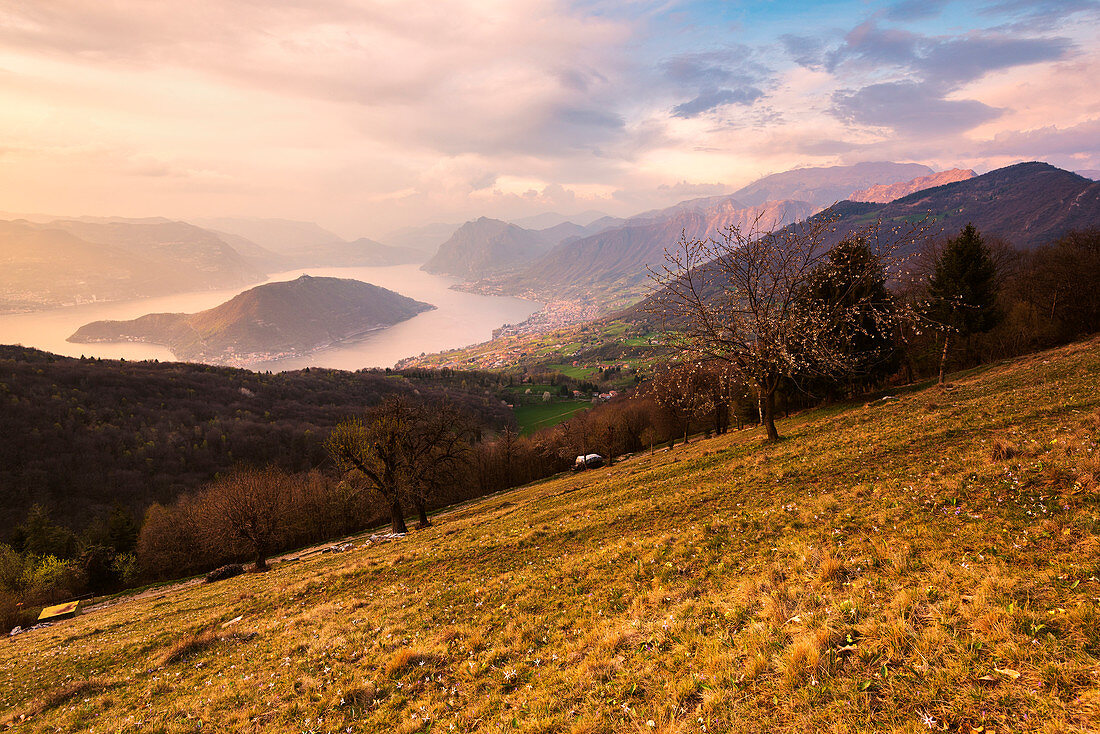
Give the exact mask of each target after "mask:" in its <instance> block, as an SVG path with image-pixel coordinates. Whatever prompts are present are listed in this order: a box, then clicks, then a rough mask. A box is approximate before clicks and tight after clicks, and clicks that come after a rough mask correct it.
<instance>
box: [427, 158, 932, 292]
mask: <svg viewBox="0 0 1100 734" xmlns="http://www.w3.org/2000/svg"><path fill="white" fill-rule="evenodd" d="M931 174H933V171H932V169H931V168H928V167H927V166H923V165H920V164H914V163H889V162H883V163H859V164H855V165H852V166H831V167H827V168H802V169H796V170H793V171H785V172H783V173H777V174H773V175H770V176H766V177H764V178H762V179H759V180H758V181H755V182H753V183H752V184H749V185H748V186H746V187H744V188H742V189H739V190H738V191H736V192H734V193H732V194H726V195H720V196H710V197H705V198H699V199H691V200H688V201H683V202H680V203H679V204H676V205H674V206H671V207H667V208H665V209H658V210H653V211H648V212H643V213H641V214H638V215H635V216H633V217H630V218H629V219H626V220H622V219H614V218H611V217H605V218H603V219H597V220H594V221H593V222H591V223H590V224H589V226H588V229H589V230H590V231H589V233H587V234H584V235H577V236H573V237H568V238H565V239H563V240H561V241H560V242H559V243H558V244H557V245H556V246H553V247H550V248H546V249H545V250H543V251H542V252H540V247H545V241H541V242H539V241H538V240H537V235H535V234H533V233H532V234H528V235H526V237H527V239H526V240H525V241H524V242H523V243H522V245H515V244H513V243H514V240H503V239H498V240H495V241H492V242H490V241H489V238H487V237H482V238H480V239H479V238H478V236H477V235H478V234H479V233H478V232H477V231H476V229H471V230H470V231H468V232H466V233H464V237H463V238H462V242H461V245H462V246H461V248H458V247H455V248H454V254H452V253H451V252H450V250H451V246H452V245H453V244H454V243H450V244H445V245H444V246H442V247H441V248H440V255H443V254H444V251H445V250H448V253H447V256H448V257H453V259H454V261H455V262H456V266H455V267H454V268H453V269H452V273H453V274H455V275H459V276H460V277H465V278H467V279H469V280H475V281H477V282H475V283H473V284H472V285H471V286H470V287H471V288H473V289H474V290H478V291H480V292H486V293H506V294H512V295H527V296H534V297H536V298H538V299H541V300H553V301H560V300H574V301H581V302H586V303H597V304H609V303H624V302H627V301H630V300H632V299H634V298H637V297H638V296H640V295H642V294H644V293H645V291H646V290H647V289H648V287H649V283H650V280H649V274H648V271H647V268H659V267H661V266H662V265H663V263H664V258H665V250H666V249H667V248H671V247H673V246H675V244H676V242H677V240H679V238H680V237H681V235H683V236H686V237H688V238H689V239H694V238H707V237H713V236H715V235H716V234H717V233H718V232H719V231H721V230H723V229H726V228H727V227H730V226H737V227H742V228H744V227H747V226H749V225H751V224H753V223H756V225H757V226H758V227H762V228H764V229H772V228H776V227H783V226H785V225H787V224H790V223H791V222H795V221H798V220H800V219H805V218H806V217H808V216H811V215H812V214H814V213H816V212H818V211H820V210H821V209H822V208H824V207H826V206H829V205H831V204H833V203H834V202H836V201H837V200H840V199H846V198H847V197H848V195H849V194H851V192H852V191H853V190H856V189H858V188H861V187H862V188H866V187H870V186H874V185H879V184H897V183H898V182H899V181H911V180H912V179H913V178H914V177H915V176H928V175H931ZM479 221H481V220H479ZM503 225H504V223H498V225H497V226H498V227H500V226H503ZM559 226H562V227H564V226H565V225H559ZM574 226H575V225H574ZM593 229H595V230H596V231H594V232H593V231H591V230H593ZM460 231H461V230H460ZM544 231H545V230H544ZM456 234H457V233H456ZM510 247H514V248H515V249H514V250H509V248H510ZM458 253H461V254H460V255H459V254H458ZM438 257H439V255H437V258H438ZM484 260H488V261H490V262H494V263H503V265H501V266H500V267H497V268H495V269H494V271H490V270H489V269H487V268H484V267H468V268H466V269H465V270H462V271H461V272H459V268H458V267H457V264H458V263H461V264H468V263H478V262H482V261H484ZM434 261H435V260H434V259H433V261H429V264H428V265H426V266H425V268H430V267H432V263H433V262H434ZM524 266H525V267H524Z"/></svg>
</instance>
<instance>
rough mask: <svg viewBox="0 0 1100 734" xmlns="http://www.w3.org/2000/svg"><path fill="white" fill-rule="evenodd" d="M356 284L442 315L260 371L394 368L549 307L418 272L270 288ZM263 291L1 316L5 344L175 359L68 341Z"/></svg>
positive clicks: (124, 346) (360, 273) (341, 273)
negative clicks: (93, 330)
mask: <svg viewBox="0 0 1100 734" xmlns="http://www.w3.org/2000/svg"><path fill="white" fill-rule="evenodd" d="M303 274H309V275H315V276H331V277H334V278H353V279H355V280H361V281H363V282H365V283H373V284H374V285H379V286H382V287H383V288H389V289H390V290H392V291H397V292H398V293H400V294H402V295H404V296H409V297H410V298H415V299H416V300H418V301H424V302H425V303H430V304H432V305H433V306H435V307H436V309H435V310H434V311H426V312H424V313H421V314H418V315H416V316H414V317H413V318H411V319H409V320H408V321H403V322H401V323H400V324H396V325H395V326H391V327H389V328H388V329H382V330H380V331H377V332H373V333H371V334H369V335H367V336H366V337H364V338H362V339H359V340H356V341H354V342H344V343H342V344H338V345H335V346H332V347H330V348H328V349H324V350H321V351H317V352H312V353H310V354H307V355H304V356H300V357H290V358H287V359H281V360H279V361H277V362H270V363H263V364H257V365H253V366H252V367H250V369H253V370H257V371H263V370H272V371H286V370H296V369H301V368H303V367H332V368H335V369H342V370H357V369H360V368H363V367H392V366H393V365H394V363H396V362H397V361H398V360H400V359H403V358H405V357H412V356H416V355H419V354H421V353H431V352H438V351H442V350H444V349H455V348H458V347H464V346H468V345H470V344H476V343H478V342H483V341H486V340H488V339H490V338H492V335H493V329H496V328H498V327H499V326H501V325H503V324H514V323H517V322H520V321H523V320H524V319H526V318H527V317H528V316H530V315H531V314H533V313H534V312H535V311H537V310H538V309H540V308H541V307H542V304H541V303H536V302H534V301H525V300H523V299H520V298H510V297H505V296H482V295H477V294H474V293H464V292H462V291H456V290H451V288H450V286H452V285H454V284H455V283H456V282H458V281H456V280H455V279H453V278H447V277H444V276H440V275H433V274H431V273H425V272H424V271H422V270H420V269H419V266H418V265H394V266H390V267H375V268H366V267H351V268H303V269H299V270H289V271H287V272H284V273H276V274H273V275H271V276H270V277H269V278H268V279H267V280H266V281H264V282H267V283H272V282H279V281H284V280H294V279H295V278H297V277H298V276H299V275H303ZM256 285H260V283H254V284H253V285H251V286H246V287H243V288H237V289H231V290H221V291H199V292H194V293H177V294H175V295H171V296H158V297H155V298H141V299H137V300H133V301H118V302H113V303H91V304H82V305H80V306H69V307H66V308H57V309H51V310H48V311H37V312H34V313H21V314H5V315H0V344H22V345H23V346H25V347H35V348H37V349H43V350H45V351H47V352H53V353H55V354H64V355H68V356H71V357H79V356H80V355H82V354H83V355H86V356H89V357H102V358H104V359H119V358H121V359H128V360H142V359H159V360H162V361H165V360H168V361H171V360H173V359H174V357H173V355H172V353H171V352H170V351H168V349H166V348H164V347H160V346H156V345H153V344H135V343H130V342H123V343H102V344H72V343H70V342H67V341H65V340H66V339H67V338H68V337H69V336H71V335H72V333H73V332H74V331H76V330H77V329H78V328H79V327H81V326H83V325H84V324H87V323H89V322H91V321H101V320H107V319H110V320H125V319H133V318H137V317H138V316H144V315H145V314H147V313H195V312H196V311H203V310H205V309H208V308H213V307H214V306H217V305H219V304H221V303H224V302H226V301H228V300H229V299H230V298H232V297H233V296H235V295H237V294H238V293H240V292H242V291H245V290H248V289H249V288H252V287H255V286H256Z"/></svg>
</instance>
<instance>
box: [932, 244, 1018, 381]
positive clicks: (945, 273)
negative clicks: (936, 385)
mask: <svg viewBox="0 0 1100 734" xmlns="http://www.w3.org/2000/svg"><path fill="white" fill-rule="evenodd" d="M996 279H997V266H996V265H995V264H994V262H993V258H992V257H990V254H989V249H988V248H987V247H986V246H985V243H984V242H983V241H982V236H981V234H980V233H979V232H978V230H977V229H975V227H974V225H973V224H967V225H966V226H965V227H963V230H962V232H960V233H959V236H958V237H955V238H954V239H952V240H949V241H948V242H947V245H946V246H945V247H944V248H943V252H941V253H940V257H939V260H937V261H936V268H935V272H933V274H932V278H931V280H930V281H929V283H928V296H929V299H928V308H927V311H926V315H927V316H928V318H929V319H931V320H932V321H934V322H936V323H937V324H939V325H940V328H942V329H943V331H944V337H943V353H942V354H941V355H940V382H941V383H942V382H943V377H944V368H945V366H946V363H947V352H948V348H949V346H950V343H951V335H952V334H957V335H959V336H960V337H963V338H969V337H970V336H971V335H972V334H979V333H983V332H986V331H989V330H990V329H992V328H993V327H994V326H996V325H997V322H999V321H1000V319H1001V312H1000V310H999V309H998V308H997V302H996V299H997V282H996Z"/></svg>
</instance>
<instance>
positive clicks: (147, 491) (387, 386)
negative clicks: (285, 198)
mask: <svg viewBox="0 0 1100 734" xmlns="http://www.w3.org/2000/svg"><path fill="white" fill-rule="evenodd" d="M500 379H501V378H500V377H499V376H497V375H490V374H488V373H481V374H475V373H463V374H461V375H454V374H452V373H450V372H444V373H440V372H425V371H419V372H410V373H409V374H408V375H399V374H393V373H390V374H387V373H386V372H383V371H362V372H343V371H339V370H325V369H316V368H315V369H305V370H300V371H296V372H284V373H278V374H271V373H266V374H265V373H256V372H250V371H247V370H239V369H231V368H224V367H210V366H205V365H199V364H183V363H157V362H126V361H114V360H101V359H73V358H68V357H59V356H56V355H52V354H48V353H46V352H41V351H38V350H35V349H27V348H23V347H13V346H0V405H3V409H2V410H0V435H2V436H4V440H3V441H0V536H7V535H9V534H10V532H11V531H12V529H13V528H14V527H15V526H16V525H17V524H18V523H19V522H21V521H22V520H23V519H24V518H25V517H26V516H27V513H28V511H29V510H30V508H31V507H32V506H34V505H40V506H42V507H44V508H46V509H47V510H48V511H49V513H50V517H51V518H52V520H53V521H54V522H56V523H59V524H61V525H64V526H68V527H70V528H73V529H75V530H78V531H79V530H83V528H84V527H85V526H86V525H87V524H88V523H89V522H90V521H91V520H92V519H94V518H97V517H106V516H107V515H108V514H109V512H110V511H111V510H112V508H114V507H115V506H116V505H121V506H122V507H124V508H125V509H127V510H128V511H130V512H131V513H133V514H134V516H135V517H141V514H142V513H143V512H144V511H145V508H146V507H148V506H149V505H150V504H152V503H153V502H162V503H163V502H169V501H171V500H173V499H174V498H175V497H176V496H178V495H179V494H180V493H182V492H185V491H191V490H194V489H197V488H198V487H200V486H201V485H202V484H203V483H204V482H207V481H210V480H211V479H213V478H214V477H215V475H217V474H219V473H224V472H226V471H228V470H229V469H231V468H233V467H234V466H235V465H238V464H247V465H257V466H267V465H273V466H276V467H278V468H280V469H282V470H284V471H287V472H307V471H309V470H311V469H314V468H317V467H320V466H321V465H323V464H324V463H325V461H326V455H325V452H324V448H323V446H322V443H323V441H324V439H325V437H326V436H327V434H328V431H329V430H330V429H331V428H332V427H333V426H335V425H336V424H337V423H338V422H339V421H341V420H343V419H345V418H347V417H348V416H352V415H357V414H361V413H363V411H364V410H366V409H367V408H369V407H371V406H373V405H375V404H377V403H378V402H379V401H380V400H382V398H384V397H385V396H387V395H391V394H403V395H412V394H414V393H419V394H422V395H424V396H426V397H431V396H434V395H441V394H443V392H446V394H447V395H448V396H450V399H451V400H453V401H455V402H456V403H458V404H459V405H461V406H462V407H463V408H464V409H465V410H466V411H468V412H470V413H471V414H473V415H475V416H477V417H478V420H479V421H480V422H481V423H482V424H483V425H485V426H486V427H489V428H491V429H493V430H499V429H503V428H504V427H506V426H509V425H512V424H513V423H514V419H513V417H512V414H511V411H509V410H508V409H507V408H506V407H505V406H503V405H502V404H501V402H500V400H499V399H497V398H496V397H495V394H490V393H492V392H493V391H492V390H490V388H494V389H495V388H496V387H497V385H498V383H499V381H500Z"/></svg>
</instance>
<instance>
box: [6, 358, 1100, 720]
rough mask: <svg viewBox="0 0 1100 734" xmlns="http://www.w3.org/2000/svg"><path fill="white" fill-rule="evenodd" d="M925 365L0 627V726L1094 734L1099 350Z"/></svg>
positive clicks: (1099, 557) (1099, 636)
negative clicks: (211, 579)
mask: <svg viewBox="0 0 1100 734" xmlns="http://www.w3.org/2000/svg"><path fill="white" fill-rule="evenodd" d="M952 377H953V382H952V384H951V386H949V387H948V388H939V387H935V386H930V387H925V388H923V389H912V390H901V391H896V392H892V393H891V394H890V395H880V396H876V399H874V400H870V401H868V402H863V403H859V404H846V405H840V406H832V407H828V408H825V409H822V410H817V411H812V412H808V413H804V414H801V415H798V416H793V417H791V418H790V419H788V420H785V421H782V422H781V423H780V425H779V428H780V432H781V433H782V434H783V435H784V439H783V440H781V441H779V442H777V443H774V444H765V443H763V442H762V440H761V439H762V436H761V433H760V431H759V430H747V431H742V432H733V433H732V434H729V435H726V436H721V437H717V438H714V439H710V440H697V441H695V442H693V443H692V444H689V445H687V446H683V447H679V446H678V447H677V448H675V449H674V450H672V451H661V452H657V453H655V454H652V455H645V456H640V457H635V458H633V459H628V460H625V461H622V462H619V463H616V464H615V465H614V466H612V467H607V468H603V469H598V470H593V471H589V472H585V473H583V474H580V475H563V476H559V477H556V478H553V479H550V480H547V481H544V482H541V483H538V484H534V485H530V486H527V487H523V488H520V489H518V490H514V491H510V492H507V493H503V494H500V495H496V496H493V497H490V498H486V499H483V500H480V501H477V502H474V503H470V504H468V505H465V506H462V507H459V508H455V509H452V510H450V511H447V512H444V513H442V514H440V515H438V516H437V517H436V523H435V526H434V527H432V528H430V529H427V530H423V531H418V532H413V533H412V534H410V535H409V536H408V537H406V538H404V539H400V540H396V541H392V542H385V543H375V544H371V545H369V546H367V547H362V545H363V543H362V539H360V542H359V544H358V545H357V547H356V548H354V549H352V550H349V551H347V552H343V553H332V554H325V555H320V554H318V555H313V556H310V557H308V558H303V559H302V560H299V561H294V562H286V563H282V564H278V565H276V566H274V567H273V568H272V570H271V571H270V572H268V573H266V574H247V575H245V576H241V577H237V578H234V579H230V580H228V581H224V582H221V583H217V584H211V585H192V586H187V587H183V588H176V589H164V590H161V591H155V592H152V593H147V594H146V595H144V596H142V597H141V598H137V599H131V600H123V601H121V602H119V603H117V604H115V605H113V606H111V607H108V608H107V609H104V610H102V611H98V612H92V613H87V614H84V615H82V616H79V617H77V618H76V619H73V620H71V621H67V622H64V623H61V624H58V625H56V626H54V627H51V628H49V629H44V630H37V631H33V632H29V633H25V634H23V635H20V636H18V637H15V638H12V639H11V640H10V641H4V644H2V645H0V702H3V703H2V706H3V710H4V712H3V713H0V719H2V720H3V721H4V722H5V726H8V727H11V728H13V729H14V730H16V731H33V732H53V731H63V732H88V731H95V732H194V731H219V732H251V731H274V732H390V731H392V732H399V733H406V734H407V733H411V732H427V731H431V732H451V731H455V732H475V731H477V732H531V733H534V732H547V733H549V732H571V733H573V734H583V733H589V732H591V733H595V732H657V733H664V734H673V733H680V732H809V731H822V732H842V731H882V732H928V731H952V732H956V731H962V732H970V733H971V734H986V733H992V732H1017V731H1039V732H1085V731H1097V729H1098V728H1100V665H1098V664H1100V581H1098V580H1097V579H1098V576H1100V490H1098V488H1097V478H1098V477H1100V447H1098V441H1100V340H1092V341H1089V342H1086V343H1081V344H1076V345H1071V346H1069V347H1066V348H1063V349H1059V350H1056V351H1053V352H1046V353H1042V354H1038V355H1034V356H1031V357H1027V358H1022V359H1018V360H1014V361H1011V362H1006V363H1001V364H995V365H991V366H988V367H985V368H982V369H980V370H976V371H972V372H968V373H965V374H958V375H953V376H952ZM238 618H239V619H238Z"/></svg>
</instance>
